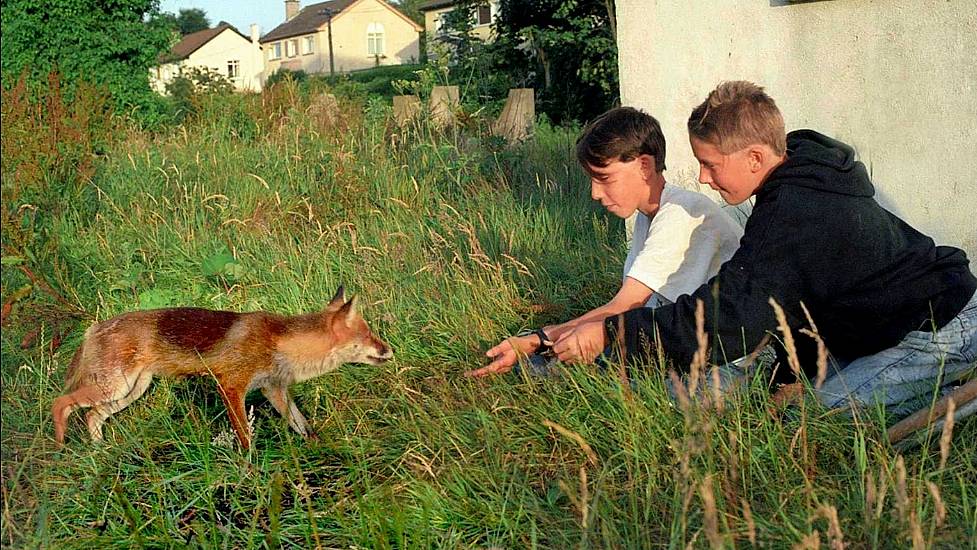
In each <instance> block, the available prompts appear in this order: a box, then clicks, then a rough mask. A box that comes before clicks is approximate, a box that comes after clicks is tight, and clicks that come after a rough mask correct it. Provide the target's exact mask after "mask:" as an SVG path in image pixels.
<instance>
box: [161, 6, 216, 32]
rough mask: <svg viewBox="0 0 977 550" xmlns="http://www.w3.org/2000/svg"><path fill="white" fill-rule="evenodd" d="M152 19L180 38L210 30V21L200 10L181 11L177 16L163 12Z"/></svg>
mask: <svg viewBox="0 0 977 550" xmlns="http://www.w3.org/2000/svg"><path fill="white" fill-rule="evenodd" d="M153 19H154V21H156V22H157V23H158V24H160V25H163V26H165V27H166V28H168V29H170V30H172V31H173V32H174V33H177V34H179V35H180V36H186V35H188V34H193V33H195V32H197V31H202V30H205V29H209V28H210V20H209V19H207V14H206V12H204V10H202V9H200V8H190V9H182V10H180V11H179V13H178V14H172V13H170V12H168V11H164V12H162V13H159V14H157V15H156V16H155V17H154V18H153Z"/></svg>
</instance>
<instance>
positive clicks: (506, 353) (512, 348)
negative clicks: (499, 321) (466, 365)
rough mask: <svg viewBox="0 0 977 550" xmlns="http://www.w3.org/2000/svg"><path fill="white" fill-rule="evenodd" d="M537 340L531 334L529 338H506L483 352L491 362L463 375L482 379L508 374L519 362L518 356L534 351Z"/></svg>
mask: <svg viewBox="0 0 977 550" xmlns="http://www.w3.org/2000/svg"><path fill="white" fill-rule="evenodd" d="M538 343H539V338H538V337H537V336H536V335H534V334H531V335H529V336H513V337H511V338H506V339H505V340H503V341H502V342H500V343H499V344H497V345H496V346H495V347H493V348H490V349H489V350H488V351H486V352H485V356H486V357H489V358H490V359H492V362H491V363H489V364H488V365H485V366H484V367H482V368H480V369H474V370H470V371H468V372H466V373H465V376H469V377H475V378H478V377H482V376H488V375H490V374H500V373H504V372H509V371H510V370H512V367H513V366H515V364H516V361H518V360H519V356H520V355H523V356H525V355H529V354H530V353H532V352H534V351H536V345H537V344H538Z"/></svg>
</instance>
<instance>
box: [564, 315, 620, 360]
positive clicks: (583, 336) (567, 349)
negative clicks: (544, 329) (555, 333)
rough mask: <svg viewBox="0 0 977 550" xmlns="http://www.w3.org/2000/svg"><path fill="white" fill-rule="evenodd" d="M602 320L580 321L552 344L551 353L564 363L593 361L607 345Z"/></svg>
mask: <svg viewBox="0 0 977 550" xmlns="http://www.w3.org/2000/svg"><path fill="white" fill-rule="evenodd" d="M606 340H607V337H606V336H605V334H604V321H603V320H599V321H589V322H586V323H580V324H579V325H577V326H576V328H574V329H573V330H570V331H568V332H566V333H564V334H563V335H562V336H560V338H559V339H558V340H557V341H556V343H555V344H553V353H554V354H555V355H556V357H557V359H559V360H560V361H563V362H564V363H593V362H594V359H597V356H598V355H600V354H601V352H602V351H604V348H605V347H606V346H607V343H606Z"/></svg>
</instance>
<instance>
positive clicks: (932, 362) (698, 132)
mask: <svg viewBox="0 0 977 550" xmlns="http://www.w3.org/2000/svg"><path fill="white" fill-rule="evenodd" d="M688 129H689V136H690V142H691V145H692V150H693V153H694V154H695V157H696V159H698V161H699V165H700V174H699V180H700V181H701V182H702V183H706V184H708V185H709V186H711V187H712V188H713V189H715V190H717V191H718V192H719V193H720V194H721V195H722V196H723V198H725V199H726V201H727V202H729V203H731V204H739V203H741V202H743V201H745V200H746V199H748V198H749V197H751V196H755V197H756V204H755V205H754V207H753V213H752V215H751V216H750V219H749V220H748V221H747V224H746V227H745V233H744V236H743V240H742V241H741V246H740V248H739V250H737V252H736V254H735V255H734V256H733V258H732V259H730V260H729V261H728V262H726V263H725V264H723V266H722V268H721V269H720V271H719V274H718V275H717V277H716V278H715V279H714V280H712V281H710V282H709V284H706V285H703V286H701V287H700V288H699V289H697V290H695V291H694V292H692V293H691V294H689V295H685V296H681V297H679V298H678V299H677V300H675V303H674V304H672V305H668V306H663V307H660V308H658V309H657V310H655V311H654V312H653V313H652V312H650V311H648V310H643V309H635V310H631V311H628V312H626V313H624V314H621V315H616V316H611V317H609V318H607V319H606V320H605V321H604V322H594V323H588V324H587V325H585V326H580V327H578V329H577V330H576V331H575V334H574V338H573V339H566V340H563V341H561V342H557V343H556V345H555V346H554V352H555V353H556V354H557V356H558V357H559V358H560V359H561V360H563V361H589V360H593V359H594V357H595V354H594V353H593V352H592V350H593V349H594V348H598V349H603V346H604V345H606V343H608V342H615V341H622V342H623V343H624V345H623V348H624V349H623V352H624V354H625V355H626V357H625V359H626V360H641V359H643V358H647V357H648V356H649V355H652V356H654V355H655V353H654V351H655V350H661V351H662V352H664V354H665V356H666V357H668V358H669V359H671V360H672V361H673V363H674V366H676V367H683V366H685V365H689V363H690V361H691V359H692V357H693V353H694V352H695V351H696V349H697V346H698V341H697V339H696V326H695V309H696V302H697V301H699V300H701V301H702V302H704V306H705V307H704V312H705V327H706V330H707V331H709V332H711V333H712V335H711V336H712V337H713V342H715V343H716V344H718V345H714V346H713V363H714V364H717V365H724V364H725V363H727V357H728V358H735V357H739V356H741V355H743V354H745V353H748V352H749V351H751V350H752V349H753V348H754V347H755V346H757V345H758V343H759V342H760V341H761V340H762V339H763V337H764V335H765V334H767V333H772V334H775V330H776V328H777V326H778V323H777V319H776V318H775V314H774V310H773V308H772V307H771V304H770V300H771V299H773V300H775V301H776V302H777V303H778V304H779V305H780V306H782V308H783V311H784V313H785V316H786V322H787V324H788V325H789V327H790V329H791V331H792V332H793V333H794V334H795V338H794V340H795V342H796V343H797V345H798V349H797V355H798V357H799V359H800V364H801V367H802V368H803V370H804V373H805V374H806V375H807V376H808V377H810V378H814V376H815V374H816V370H815V369H816V363H817V360H816V354H817V348H816V345H815V341H814V340H813V339H812V338H808V337H807V336H803V335H798V334H797V333H798V332H799V331H800V330H801V329H808V330H813V329H814V326H816V329H817V332H818V333H819V334H820V337H821V338H822V339H823V341H824V344H825V346H826V347H827V349H828V351H829V352H830V354H831V358H830V360H829V362H828V363H829V364H828V372H827V378H826V380H825V381H824V384H823V385H822V386H821V387H820V388H818V389H817V390H816V393H817V396H818V398H819V399H820V400H821V401H822V402H823V403H824V404H825V405H827V406H829V407H837V406H840V405H870V404H874V403H880V404H883V405H885V406H886V407H888V408H889V410H890V412H893V413H896V414H899V413H904V412H907V411H909V410H911V409H914V408H917V407H919V406H920V404H921V403H920V402H921V401H926V400H928V399H929V398H931V397H932V395H933V392H934V391H936V390H937V389H938V388H940V387H941V386H947V385H949V384H951V383H954V382H956V381H959V380H961V379H964V378H965V377H967V376H970V375H972V374H973V373H974V371H975V365H977V297H975V289H977V279H975V277H974V275H973V274H972V273H971V272H970V270H969V268H968V261H967V256H966V254H965V253H964V252H963V251H961V250H959V249H956V248H952V247H947V246H936V245H935V244H934V242H933V240H932V239H930V238H929V237H927V236H926V235H923V234H922V233H920V232H919V231H917V230H915V229H913V228H912V227H910V226H909V225H908V224H907V223H906V222H904V221H903V220H901V219H899V218H898V217H896V216H895V215H893V214H892V213H890V212H888V211H886V210H885V209H883V208H882V207H881V206H880V205H879V204H878V203H877V202H876V201H875V199H874V198H873V196H874V193H875V190H874V188H873V186H872V184H871V182H870V181H869V177H868V173H867V171H866V169H865V166H864V165H863V164H862V163H861V162H859V161H857V160H856V159H855V152H854V150H853V149H852V148H851V147H849V146H848V145H845V144H844V143H841V142H839V141H836V140H834V139H831V138H829V137H827V136H824V135H821V134H819V133H817V132H814V131H812V130H798V131H794V132H791V133H790V134H787V135H784V123H783V118H782V117H781V115H780V112H779V110H778V109H777V106H776V104H775V103H774V101H773V100H772V99H771V98H770V97H769V96H768V95H767V94H766V93H765V92H764V91H763V89H762V88H760V87H759V86H756V85H755V84H752V83H749V82H727V83H723V84H721V85H720V86H719V87H717V88H716V89H715V90H714V91H713V92H712V93H710V94H709V97H708V98H707V99H706V101H705V102H703V103H702V104H701V105H699V106H698V107H696V108H695V110H693V112H692V115H691V116H690V117H689V121H688ZM714 288H715V289H718V291H716V292H715V294H714ZM802 304H803V305H802ZM805 307H806V310H807V311H805V309H804V308H805ZM807 312H809V313H810V319H811V321H809V320H808V319H809V318H808V315H807ZM812 322H813V325H814V326H812ZM721 352H725V353H726V354H727V357H722V356H721ZM780 355H781V357H782V361H781V363H782V364H786V361H785V360H784V358H783V357H784V350H783V347H781V350H780ZM720 371H721V372H722V376H721V382H722V383H725V382H726V381H727V380H731V379H734V378H736V377H737V376H740V375H741V374H742V373H741V372H738V371H737V370H736V369H735V367H733V366H731V365H728V364H726V365H724V366H723V367H720ZM724 385H725V384H724Z"/></svg>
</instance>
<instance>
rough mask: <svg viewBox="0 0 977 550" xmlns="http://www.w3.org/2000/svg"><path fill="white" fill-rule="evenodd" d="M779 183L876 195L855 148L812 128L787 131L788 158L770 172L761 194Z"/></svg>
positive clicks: (842, 193) (867, 195) (839, 192)
mask: <svg viewBox="0 0 977 550" xmlns="http://www.w3.org/2000/svg"><path fill="white" fill-rule="evenodd" d="M781 185H796V186H800V187H808V188H811V189H817V190H820V191H826V192H829V193H838V194H841V195H851V196H856V197H872V196H874V195H875V188H874V187H873V186H872V183H871V181H870V180H869V177H868V172H867V171H866V170H865V165H864V164H862V163H861V161H858V160H856V159H855V150H854V149H852V148H851V147H850V146H848V145H846V144H844V143H842V142H840V141H838V140H835V139H832V138H830V137H828V136H825V135H823V134H819V133H818V132H815V131H814V130H795V131H793V132H791V133H789V134H787V159H786V160H784V162H783V163H782V164H781V165H780V166H778V167H777V168H775V169H774V170H773V172H771V173H770V175H769V176H768V177H767V181H766V182H764V184H763V186H762V187H761V189H760V194H763V193H766V192H770V191H772V190H774V189H776V188H777V187H779V186H781Z"/></svg>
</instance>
